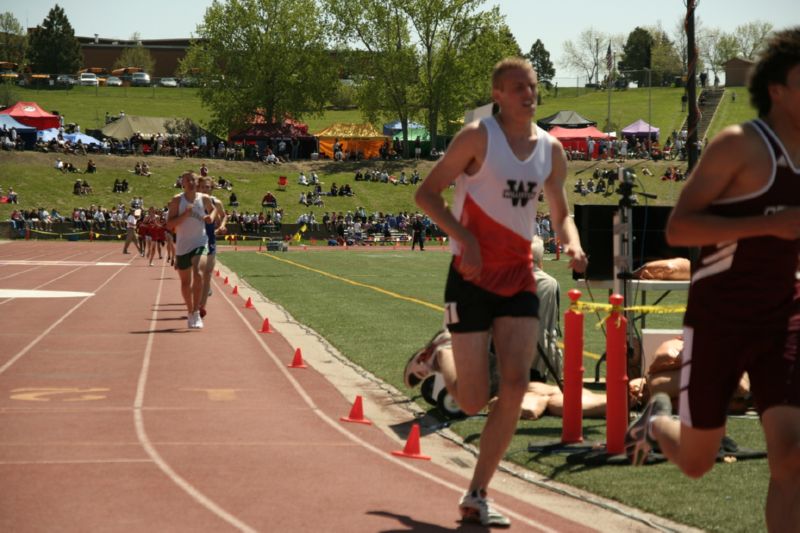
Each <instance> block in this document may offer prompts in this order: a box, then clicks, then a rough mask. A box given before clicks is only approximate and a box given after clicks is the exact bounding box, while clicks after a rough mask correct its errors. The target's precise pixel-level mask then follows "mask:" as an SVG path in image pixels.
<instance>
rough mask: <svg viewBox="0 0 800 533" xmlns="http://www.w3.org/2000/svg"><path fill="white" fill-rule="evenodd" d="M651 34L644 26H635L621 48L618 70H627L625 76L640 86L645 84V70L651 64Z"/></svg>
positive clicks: (652, 40)
mask: <svg viewBox="0 0 800 533" xmlns="http://www.w3.org/2000/svg"><path fill="white" fill-rule="evenodd" d="M653 42H654V39H653V35H652V34H651V33H650V32H649V31H648V30H646V29H645V28H640V27H638V26H637V27H636V28H635V29H634V30H633V31H632V32H631V33H629V34H628V40H627V41H626V42H625V46H624V47H623V49H622V61H621V63H622V65H621V66H620V70H622V71H627V73H626V77H628V78H629V79H632V80H635V81H636V82H637V83H638V84H639V86H640V87H644V86H645V85H646V84H647V79H648V77H647V72H646V71H645V69H649V68H652V64H653V58H652V53H653Z"/></svg>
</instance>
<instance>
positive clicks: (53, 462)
mask: <svg viewBox="0 0 800 533" xmlns="http://www.w3.org/2000/svg"><path fill="white" fill-rule="evenodd" d="M152 462H153V461H151V460H150V459H86V460H79V459H75V460H69V459H63V460H62V459H55V460H51V461H0V465H107V464H120V463H123V464H125V463H147V464H151V463H152Z"/></svg>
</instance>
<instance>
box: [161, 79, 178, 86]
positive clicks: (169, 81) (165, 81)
mask: <svg viewBox="0 0 800 533" xmlns="http://www.w3.org/2000/svg"><path fill="white" fill-rule="evenodd" d="M159 85H161V86H162V87H177V86H178V80H176V79H175V78H161V81H160V82H159Z"/></svg>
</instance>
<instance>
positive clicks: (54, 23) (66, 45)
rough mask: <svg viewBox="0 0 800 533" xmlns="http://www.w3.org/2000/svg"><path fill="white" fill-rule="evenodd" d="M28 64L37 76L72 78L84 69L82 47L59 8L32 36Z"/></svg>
mask: <svg viewBox="0 0 800 533" xmlns="http://www.w3.org/2000/svg"><path fill="white" fill-rule="evenodd" d="M28 61H29V63H30V66H31V69H32V70H33V72H41V73H47V74H72V73H74V72H77V71H78V69H79V68H81V64H82V63H83V56H82V55H81V45H80V43H79V42H78V40H77V39H76V38H75V30H74V29H73V28H72V25H71V24H70V23H69V19H67V14H66V13H65V12H64V10H63V9H62V8H61V7H59V5H58V4H56V5H55V6H54V7H53V8H52V9H51V10H50V12H49V13H48V14H47V17H45V19H44V21H43V22H42V24H41V25H40V26H36V28H35V29H34V30H33V31H32V32H31V34H30V35H29V37H28Z"/></svg>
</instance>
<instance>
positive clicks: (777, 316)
mask: <svg viewBox="0 0 800 533" xmlns="http://www.w3.org/2000/svg"><path fill="white" fill-rule="evenodd" d="M749 91H750V99H751V101H752V103H753V105H754V106H755V107H756V109H757V110H758V115H759V118H758V119H757V120H754V121H752V122H748V123H746V124H742V125H737V126H730V127H727V128H725V129H724V130H722V132H720V133H719V135H717V137H716V138H715V139H714V140H713V141H712V142H711V143H710V144H709V145H708V148H706V149H705V150H704V151H703V158H702V159H701V160H700V162H699V164H698V165H697V167H696V168H695V169H694V170H693V171H692V173H691V175H690V177H689V180H688V182H687V183H686V185H685V187H684V188H683V191H681V195H680V197H679V198H678V203H677V204H676V205H675V208H674V209H673V211H672V215H671V217H670V220H669V223H668V224H667V239H668V240H669V243H670V244H671V245H673V246H701V247H702V248H701V250H700V257H699V259H698V260H697V261H695V263H694V264H693V265H692V283H691V286H690V288H689V301H688V304H687V306H686V315H685V316H684V320H683V323H684V351H683V360H682V366H681V394H680V409H679V414H680V420H677V419H674V418H672V416H671V415H672V405H671V403H670V400H669V397H667V396H666V395H659V394H657V395H655V396H653V399H652V400H651V401H650V404H649V405H648V406H647V408H646V409H645V410H644V412H643V413H642V416H641V417H639V419H638V420H636V421H635V422H634V423H632V424H631V426H630V427H629V428H628V432H627V434H626V437H625V440H626V448H627V452H628V455H629V456H630V457H631V460H632V462H633V464H634V465H639V464H642V463H643V462H644V460H645V459H646V458H647V454H648V452H649V451H650V449H651V448H652V447H653V446H654V445H656V444H658V446H659V447H660V448H661V451H662V452H663V453H664V455H666V456H667V457H668V458H669V459H670V461H672V462H673V463H675V464H676V465H677V466H678V467H679V468H680V469H681V470H682V471H683V472H684V473H685V474H686V475H688V476H690V477H694V478H696V477H700V476H702V475H703V474H705V473H706V472H708V471H709V470H710V469H711V467H712V466H713V465H714V461H715V459H716V457H717V452H718V450H719V445H720V441H721V439H722V437H723V436H724V435H725V417H726V413H727V406H728V402H729V401H730V399H731V396H732V395H733V393H734V391H735V390H736V385H737V384H738V382H739V378H740V377H741V375H742V373H743V372H745V371H746V372H747V373H748V375H749V377H750V386H751V391H752V394H753V399H754V400H755V404H756V409H757V410H758V412H759V414H760V416H761V425H762V426H763V428H764V435H765V437H766V441H767V454H768V456H769V469H770V481H769V489H768V492H767V506H766V519H767V528H768V529H769V531H782V532H783V531H786V532H789V531H791V532H800V363H798V360H797V359H798V344H799V343H800V270H798V266H799V265H798V256H799V254H800V27H795V28H792V29H790V30H786V31H782V32H778V33H776V34H774V36H773V37H772V39H770V41H769V43H768V45H767V48H766V49H765V50H764V52H763V54H762V55H761V58H760V59H759V61H758V62H757V63H756V65H755V67H754V69H753V74H752V76H751V79H750V84H749Z"/></svg>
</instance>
